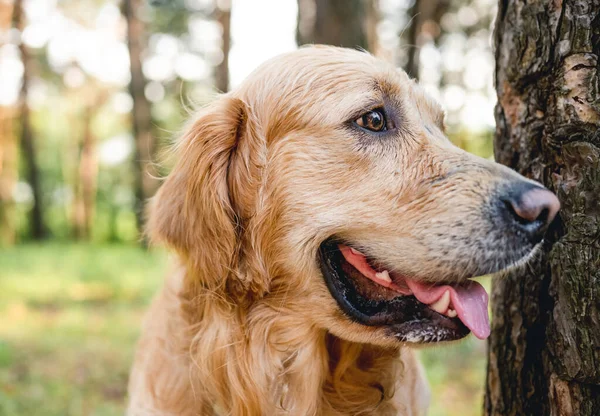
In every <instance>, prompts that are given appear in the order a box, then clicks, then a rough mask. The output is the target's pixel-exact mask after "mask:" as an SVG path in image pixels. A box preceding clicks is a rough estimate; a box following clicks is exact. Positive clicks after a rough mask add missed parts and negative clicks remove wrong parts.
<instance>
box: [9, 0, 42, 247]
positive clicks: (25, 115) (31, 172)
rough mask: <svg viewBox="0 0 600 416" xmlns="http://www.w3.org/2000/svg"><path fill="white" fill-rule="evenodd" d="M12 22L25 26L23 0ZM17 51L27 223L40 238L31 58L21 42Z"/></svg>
mask: <svg viewBox="0 0 600 416" xmlns="http://www.w3.org/2000/svg"><path fill="white" fill-rule="evenodd" d="M14 8H15V9H14V13H13V22H14V25H15V27H17V28H18V29H19V30H20V31H21V33H22V32H23V29H24V28H25V10H24V8H23V0H16V1H15V5H14ZM19 52H20V54H21V61H22V62H23V80H22V84H21V92H20V95H19V106H20V122H21V123H20V124H21V125H20V128H21V129H20V145H21V154H22V156H23V159H24V161H25V168H24V171H25V179H26V180H27V183H29V186H30V187H31V191H32V194H33V207H32V208H31V211H30V212H29V224H30V233H31V238H33V239H34V240H41V239H43V238H44V237H46V226H45V224H44V215H43V201H42V191H41V186H40V174H39V169H38V165H37V156H36V148H35V143H34V137H33V131H32V128H31V119H30V112H29V105H28V103H27V96H28V92H29V81H30V78H31V74H30V70H31V59H30V57H29V51H28V50H27V47H26V46H25V44H24V43H23V42H20V43H19Z"/></svg>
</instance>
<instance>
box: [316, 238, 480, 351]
mask: <svg viewBox="0 0 600 416" xmlns="http://www.w3.org/2000/svg"><path fill="white" fill-rule="evenodd" d="M320 264H321V271H322V273H323V276H324V277H325V281H326V283H327V286H328V288H329V291H330V292H331V294H332V296H333V297H334V298H335V300H336V301H337V302H338V304H339V305H340V307H341V308H342V310H343V311H344V312H345V313H346V314H347V315H349V316H350V317H351V318H352V319H354V320H355V321H357V322H359V323H361V324H364V325H369V326H384V327H386V332H387V333H388V335H390V336H393V337H395V338H397V339H398V340H400V341H404V342H412V343H426V342H440V341H451V340H456V339H460V338H463V337H464V336H466V335H467V334H468V333H469V332H473V334H474V335H475V336H476V337H477V338H480V339H485V338H487V337H488V336H489V334H490V324H489V318H488V295H487V293H486V291H485V289H484V288H483V287H482V286H481V285H480V284H479V283H477V282H475V281H471V280H469V281H467V282H462V283H427V282H423V281H419V280H418V279H417V278H413V277H409V276H405V275H402V274H401V273H397V272H394V271H392V270H390V269H389V268H386V267H385V266H384V265H383V263H382V262H379V261H377V260H376V259H372V258H370V257H368V256H367V255H365V254H363V253H362V252H360V251H358V250H356V249H354V248H353V247H352V246H351V245H349V244H346V243H340V242H339V241H336V240H335V239H329V240H326V241H325V242H324V243H323V244H322V245H321V248H320Z"/></svg>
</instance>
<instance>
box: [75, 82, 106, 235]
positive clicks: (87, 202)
mask: <svg viewBox="0 0 600 416" xmlns="http://www.w3.org/2000/svg"><path fill="white" fill-rule="evenodd" d="M90 94H94V93H93V92H92V93H90ZM102 102H103V99H102V98H100V99H99V100H96V99H94V100H91V102H90V104H88V105H86V107H85V108H84V110H83V112H84V114H83V134H82V140H81V146H80V149H79V166H78V170H77V175H76V177H77V178H76V183H75V198H74V200H73V233H74V236H75V238H76V239H78V240H89V239H90V238H91V236H92V225H93V221H94V212H95V208H96V179H97V177H98V161H97V157H96V137H95V136H94V132H93V131H92V121H93V111H94V109H95V108H98V107H100V106H101V105H102Z"/></svg>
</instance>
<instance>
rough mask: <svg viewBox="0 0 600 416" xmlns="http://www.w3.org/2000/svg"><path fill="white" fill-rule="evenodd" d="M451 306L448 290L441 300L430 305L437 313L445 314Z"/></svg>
mask: <svg viewBox="0 0 600 416" xmlns="http://www.w3.org/2000/svg"><path fill="white" fill-rule="evenodd" d="M449 305H450V292H449V291H448V290H446V291H445V292H444V294H443V295H442V297H441V298H439V299H438V300H437V301H436V302H435V303H432V304H431V305H429V307H430V308H431V309H433V310H434V311H436V312H437V313H445V312H446V310H447V309H448V306H449Z"/></svg>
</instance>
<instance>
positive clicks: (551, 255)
mask: <svg viewBox="0 0 600 416" xmlns="http://www.w3.org/2000/svg"><path fill="white" fill-rule="evenodd" d="M495 46H496V90H497V92H498V105H497V107H496V121H497V130H496V141H495V153H496V158H497V160H498V161H499V162H501V163H503V164H505V165H508V166H510V167H512V168H514V169H516V170H517V171H519V172H521V173H522V174H524V175H526V176H528V177H530V178H533V179H536V180H539V181H541V182H542V183H544V184H545V185H546V186H547V187H549V188H550V189H552V190H554V191H555V192H557V194H558V196H559V198H560V200H561V203H562V210H561V212H560V218H559V221H558V223H557V224H556V227H555V228H554V229H553V230H552V232H551V233H550V235H549V237H548V238H547V240H548V242H549V243H550V242H554V245H553V246H552V247H550V245H549V244H547V245H546V246H545V247H544V250H543V252H542V255H541V256H539V258H538V259H537V261H536V262H534V264H533V265H532V266H531V267H528V268H526V269H521V270H519V271H516V272H513V273H510V275H509V276H508V277H507V278H504V279H497V280H495V282H494V289H493V294H492V305H493V317H494V319H493V326H492V335H491V338H490V348H489V365H488V375H487V394H486V401H485V410H486V414H487V415H503V416H506V415H589V416H591V415H597V414H598V411H599V409H600V365H598V363H599V362H600V350H599V349H598V345H600V331H598V322H600V314H599V307H600V305H599V301H598V299H600V285H599V284H598V282H599V281H600V134H599V132H600V90H599V82H600V80H599V75H600V66H599V64H598V57H599V55H600V1H598V0H565V1H563V2H527V1H523V0H510V1H500V2H499V10H498V18H497V24H496V33H495Z"/></svg>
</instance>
